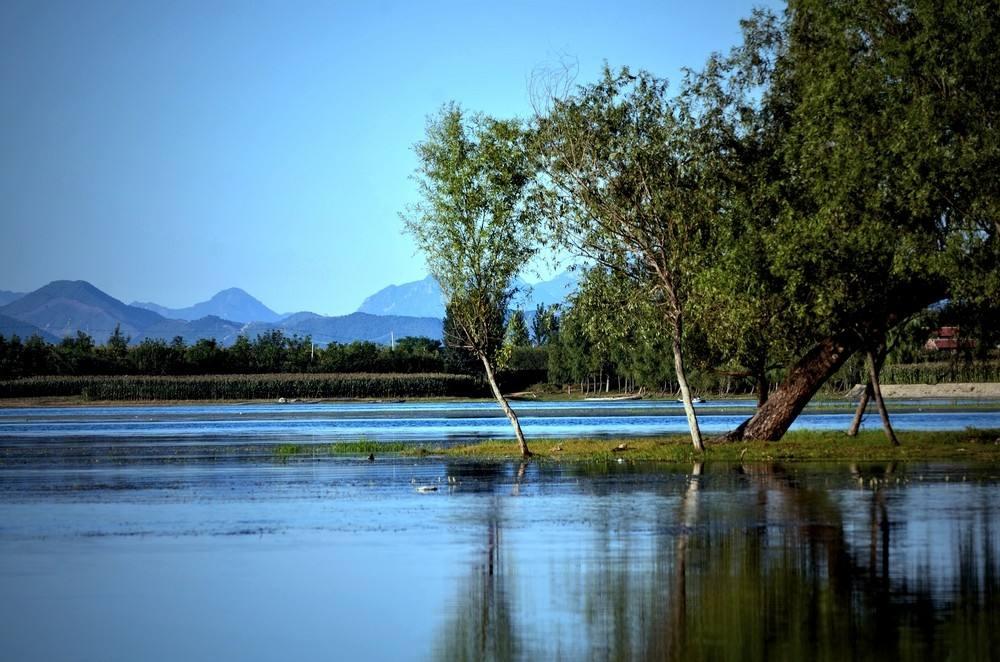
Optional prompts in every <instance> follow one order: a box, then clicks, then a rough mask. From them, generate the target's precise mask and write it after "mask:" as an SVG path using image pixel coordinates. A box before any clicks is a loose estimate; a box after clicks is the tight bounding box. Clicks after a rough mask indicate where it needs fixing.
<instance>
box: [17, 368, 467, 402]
mask: <svg viewBox="0 0 1000 662" xmlns="http://www.w3.org/2000/svg"><path fill="white" fill-rule="evenodd" d="M482 394H484V389H483V386H482V384H481V383H480V381H479V380H477V379H476V378H474V377H470V376H467V375H447V374H364V373H338V374H326V375H322V374H318V375H317V374H266V375H198V376H190V377H161V376H110V377H100V376H95V377H28V378H25V379H13V380H6V381H0V398H27V397H39V396H73V395H79V396H83V397H84V398H86V399H88V400H123V401H127V400H276V399H278V398H288V399H311V398H399V397H436V396H470V395H482Z"/></svg>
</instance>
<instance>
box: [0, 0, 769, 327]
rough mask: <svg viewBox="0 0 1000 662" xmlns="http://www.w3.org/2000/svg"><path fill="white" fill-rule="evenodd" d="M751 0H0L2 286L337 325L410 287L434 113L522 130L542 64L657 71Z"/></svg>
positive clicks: (723, 26) (418, 273)
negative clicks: (254, 304) (381, 292)
mask: <svg viewBox="0 0 1000 662" xmlns="http://www.w3.org/2000/svg"><path fill="white" fill-rule="evenodd" d="M755 4H761V3H759V2H758V3H753V2H749V1H747V2H744V1H737V0H730V1H725V2H704V3H702V2H697V3H696V2H663V1H661V2H632V1H625V2H615V3H611V2H606V1H605V2H584V1H574V2H560V3H556V2H483V3H475V2H471V1H468V0H466V1H456V2H417V1H415V0H414V1H410V2H376V1H372V2H365V1H356V2H298V1H296V2H277V1H274V2H251V1H249V0H246V1H241V2H225V1H222V0H212V1H210V2H205V1H203V0H197V1H190V2H189V1H170V2H161V1H153V0H148V1H143V0H122V1H120V2H110V1H102V0H95V1H93V2H82V1H78V0H71V1H67V2H59V1H56V0H46V1H43V2H39V1H38V0H26V1H22V0H4V2H0V230H2V233H0V289H8V290H21V291H28V290H32V289H35V288H37V287H40V286H41V285H44V284H45V283H47V282H49V281H51V280H55V279H83V280H88V281H90V282H92V283H94V284H95V285H96V286H97V287H100V288H101V289H103V290H105V291H107V292H109V293H110V294H112V295H113V296H116V297H118V298H120V299H123V300H125V301H132V300H135V299H142V300H151V301H155V302H157V303H160V304H162V305H167V306H176V307H179V306H185V305H189V304H192V303H194V302H196V301H201V300H204V299H206V298H208V297H209V296H211V295H212V294H214V293H215V292H217V291H218V290H220V289H223V288H226V287H232V286H237V287H242V288H244V289H245V290H247V291H248V292H250V293H251V294H253V295H255V296H256V297H258V298H259V299H261V300H262V301H263V302H264V303H265V304H267V305H269V306H270V307H271V308H274V309H276V310H278V311H279V312H286V311H293V310H313V311H315V312H319V313H326V314H342V313H347V312H350V311H352V310H354V309H355V308H357V306H358V305H359V304H360V303H361V300H362V299H363V298H364V297H365V296H366V295H368V294H370V293H372V292H374V291H375V290H378V289H379V288H381V287H384V286H385V285H388V284H391V283H397V284H398V283H401V282H405V281H408V280H416V279H419V278H422V277H423V276H424V274H425V269H424V266H423V261H422V258H421V257H420V256H418V255H415V254H414V249H413V247H412V244H411V243H410V241H409V239H408V238H407V237H406V236H404V235H402V234H401V223H400V221H399V218H398V212H399V211H400V210H401V209H403V208H404V207H405V205H407V204H408V203H411V202H413V201H414V195H415V194H414V187H413V184H412V182H411V181H410V180H409V179H408V177H409V175H410V174H411V173H412V171H413V168H414V165H415V161H414V158H413V154H412V145H413V144H414V143H415V142H417V141H419V140H420V139H421V138H422V136H423V131H424V125H425V119H426V117H427V116H428V115H430V114H433V113H434V112H435V111H436V110H437V109H438V108H439V107H440V106H441V104H442V103H444V102H446V101H448V100H456V101H458V102H459V103H461V104H462V105H463V106H464V107H465V108H467V109H469V110H476V111H484V112H486V113H489V114H493V115H497V116H515V115H516V116H527V115H528V114H529V112H530V104H529V99H528V83H527V81H528V79H529V77H530V75H531V72H532V71H533V70H534V69H535V68H536V67H538V66H539V65H542V64H544V63H546V62H553V61H556V60H557V59H558V58H559V57H560V56H562V55H568V56H571V57H573V58H576V59H577V60H578V62H579V65H580V76H579V78H578V80H579V81H580V82H589V81H592V80H594V79H595V78H596V76H597V74H598V73H599V71H600V68H601V66H602V64H603V62H604V61H605V60H607V61H608V63H609V64H611V65H612V66H620V65H629V66H631V67H633V68H646V69H649V70H651V71H653V72H654V73H656V74H659V75H662V76H667V77H668V78H670V79H671V80H672V81H675V80H677V78H678V73H679V70H680V68H681V67H683V66H693V67H698V66H700V65H701V63H702V62H703V61H704V59H705V57H706V56H707V55H708V54H709V53H710V52H711V51H713V50H727V49H728V48H729V47H730V46H731V45H732V44H734V43H736V42H737V41H738V39H739V25H738V21H739V19H740V17H742V16H745V15H747V14H749V12H750V9H751V7H752V6H754V5H755ZM770 4H771V5H772V6H774V5H776V4H777V3H775V2H771V3H770Z"/></svg>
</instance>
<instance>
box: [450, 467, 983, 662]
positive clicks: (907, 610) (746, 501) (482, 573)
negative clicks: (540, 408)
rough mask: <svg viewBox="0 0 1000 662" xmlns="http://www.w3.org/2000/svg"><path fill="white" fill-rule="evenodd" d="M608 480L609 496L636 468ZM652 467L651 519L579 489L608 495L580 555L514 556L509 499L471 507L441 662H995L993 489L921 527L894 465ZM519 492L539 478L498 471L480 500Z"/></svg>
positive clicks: (553, 551) (916, 500) (518, 552)
mask: <svg viewBox="0 0 1000 662" xmlns="http://www.w3.org/2000/svg"><path fill="white" fill-rule="evenodd" d="M579 470H580V471H581V472H582V473H585V474H587V475H590V476H593V475H594V474H595V471H594V468H593V467H581V468H580V469H579ZM604 470H605V471H609V472H611V473H612V474H614V475H615V476H616V478H617V479H618V483H619V484H620V482H621V478H622V476H627V475H628V473H629V471H630V469H629V468H628V467H611V468H605V469H604ZM512 471H513V472H514V476H513V479H512V476H511V472H512ZM600 471H601V469H598V471H597V472H596V473H597V474H600ZM659 471H662V472H663V474H664V475H663V477H662V480H658V481H652V482H651V484H648V485H645V486H644V487H643V490H645V491H646V492H647V493H648V494H647V495H646V496H647V497H649V498H653V499H656V503H657V504H658V505H659V506H660V507H659V509H658V510H657V512H656V514H655V515H654V516H653V517H652V520H650V518H649V516H648V513H647V514H639V512H640V507H639V505H635V506H634V507H632V508H630V507H628V506H627V505H623V504H619V503H618V502H617V501H616V499H614V496H615V495H614V494H613V490H614V488H613V487H610V486H608V487H606V488H602V487H601V486H602V483H601V482H600V481H592V482H591V483H589V484H590V485H591V486H596V487H595V489H596V491H598V492H600V491H601V490H602V489H607V490H608V492H609V493H610V495H611V497H612V498H610V499H600V500H599V501H600V502H601V505H600V506H598V507H596V508H594V509H593V510H592V512H590V513H589V514H588V518H590V519H589V532H590V534H589V537H587V539H586V541H584V542H581V541H579V540H577V541H576V544H577V545H578V547H574V546H573V545H567V546H566V547H565V548H562V547H561V545H559V544H556V545H546V544H540V545H531V544H524V542H523V541H519V542H515V543H514V544H510V538H511V537H512V536H514V537H516V536H517V535H519V533H520V531H519V529H518V526H517V523H516V519H517V514H516V513H510V512H505V510H509V509H511V508H512V507H513V506H514V504H515V503H516V502H517V501H518V500H515V499H503V498H501V496H500V495H499V494H498V493H494V494H492V495H491V496H489V497H488V498H485V499H483V500H481V501H480V502H479V503H478V505H477V507H478V508H480V509H481V510H480V512H479V513H477V515H476V517H477V520H478V521H479V522H481V524H482V532H481V534H482V543H481V546H480V552H479V554H478V555H476V556H475V557H474V558H473V559H472V560H471V563H470V564H469V566H468V568H467V571H466V574H465V576H464V578H463V579H462V580H461V581H460V582H459V586H458V588H457V590H456V593H455V596H456V597H455V602H454V604H452V605H451V606H450V615H449V617H448V618H446V620H445V623H444V625H443V627H442V629H441V630H440V632H439V633H438V636H437V642H438V643H437V649H436V650H437V654H438V657H440V658H442V659H451V660H481V659H496V660H503V659H518V658H520V659H616V660H617V659H620V660H630V659H685V660H687V659H736V658H738V659H744V660H769V659H904V660H911V659H912V660H916V659H920V660H925V659H989V658H990V657H991V656H992V655H993V654H994V651H995V650H997V645H998V644H1000V629H998V628H1000V610H998V609H997V608H998V607H1000V605H998V604H997V597H998V596H1000V579H998V578H1000V575H998V569H1000V562H998V558H997V554H996V551H997V539H996V532H995V530H994V527H993V525H992V523H991V522H992V519H993V518H994V517H995V516H996V514H997V512H996V507H995V506H994V505H993V503H991V500H989V499H987V497H986V495H982V496H980V497H979V501H978V502H972V503H964V504H963V503H961V499H962V498H964V497H963V495H962V494H961V493H958V494H957V498H958V504H957V505H958V512H954V507H955V505H956V504H955V503H953V504H952V505H951V509H952V512H948V511H947V509H946V511H945V512H943V513H939V514H938V515H942V516H943V519H942V518H940V517H938V516H937V515H935V516H934V517H931V518H929V519H928V518H924V517H921V513H920V512H918V511H920V510H921V509H924V512H923V514H926V513H927V512H929V511H930V510H933V508H934V506H933V502H934V499H935V498H936V496H935V495H934V494H925V493H923V492H926V490H925V489H923V488H922V487H920V486H917V487H912V486H911V487H908V488H906V489H901V488H900V485H901V484H902V485H906V484H908V483H909V482H911V480H916V477H915V476H911V475H910V474H909V473H908V471H909V470H908V469H906V468H902V469H901V468H900V467H897V466H896V465H894V464H868V465H852V466H850V467H849V468H848V471H847V472H841V474H840V475H838V476H836V477H835V478H834V479H832V480H831V478H830V476H829V472H827V475H826V476H820V477H819V478H817V477H816V476H815V475H813V476H805V477H800V475H799V473H800V472H799V471H798V470H791V469H788V468H786V467H783V466H782V465H780V464H770V465H745V466H728V467H715V466H713V467H712V471H706V469H705V467H704V466H703V465H702V464H700V463H699V464H695V465H694V466H693V467H691V468H690V470H689V471H686V472H683V473H681V472H678V471H677V470H673V471H663V470H662V469H660V470H659ZM512 480H513V484H514V491H515V493H517V491H518V490H520V489H527V488H528V487H529V485H530V482H531V480H532V475H531V473H530V472H528V473H527V475H526V473H525V471H524V467H523V466H522V467H520V468H519V469H518V468H517V467H514V468H510V467H508V469H507V472H506V473H505V474H504V475H503V476H500V475H497V476H496V481H495V482H493V483H490V482H489V481H485V482H481V483H480V489H481V490H482V491H484V492H490V491H491V490H494V491H495V490H496V488H498V487H499V486H501V485H502V486H503V489H504V490H506V487H507V486H509V485H510V484H511V481H512ZM609 485H610V483H609ZM955 489H958V490H961V489H962V488H960V487H959V486H956V487H955ZM624 496H625V497H627V498H628V500H630V501H634V500H636V499H640V500H641V499H642V498H644V497H643V495H637V494H636V493H634V492H630V493H629V494H627V495H624ZM953 498H954V497H953ZM972 498H973V499H975V498H977V497H975V496H973V497H972ZM911 519H912V520H913V523H912V524H911V523H910V520H911ZM536 533H537V532H536ZM538 595H541V596H542V598H541V600H539V598H538Z"/></svg>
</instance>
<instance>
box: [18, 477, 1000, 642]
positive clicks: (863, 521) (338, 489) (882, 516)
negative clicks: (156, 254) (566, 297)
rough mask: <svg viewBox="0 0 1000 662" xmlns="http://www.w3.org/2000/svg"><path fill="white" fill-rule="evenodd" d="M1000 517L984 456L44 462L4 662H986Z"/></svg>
mask: <svg viewBox="0 0 1000 662" xmlns="http://www.w3.org/2000/svg"><path fill="white" fill-rule="evenodd" d="M418 487H425V488H431V487H433V488H437V489H436V491H430V492H419V491H418V490H417V488H418ZM998 509H1000V471H998V470H997V469H996V468H995V467H987V466H974V465H963V464H936V463H929V464H895V465H893V464H868V465H855V466H852V465H846V464H829V465H786V466H782V465H777V464H771V465H747V466H738V465H709V466H701V465H695V466H679V465H663V464H631V463H627V462H622V463H611V464H565V465H546V464H537V463H531V464H526V465H520V464H515V463H507V464H479V463H473V462H453V461H444V460H440V459H434V458H430V459H422V460H411V459H398V458H395V459H392V458H379V459H377V460H376V462H374V463H368V462H365V461H360V460H355V459H329V458H327V459H322V460H313V459H300V460H292V461H289V462H285V463H280V462H275V461H252V462H246V461H218V460H215V461H184V462H181V463H178V464H163V463H155V464H143V463H141V462H139V463H135V462H133V463H127V464H123V465H115V464H110V465H109V464H99V465H95V466H82V465H70V466H67V465H64V464H61V463H58V462H56V463H52V462H50V461H48V460H46V459H44V458H41V459H35V460H32V461H31V462H29V463H28V464H27V465H24V464H22V465H18V467H17V468H16V469H3V470H0V595H3V596H4V599H3V601H2V602H0V641H2V642H3V644H2V650H3V655H2V657H3V658H4V659H11V660H28V659H46V660H59V659H67V660H68V659H73V660H135V659H144V660H151V659H162V660H176V659H190V660H200V659H204V660H208V659H219V658H228V659H241V660H255V659H260V660H265V659H272V660H273V659H317V658H323V659H330V658H333V659H362V658H363V659H403V660H406V659H477V660H478V659H526V660H537V659H567V660H578V659H597V660H602V659H664V658H666V659H709V658H711V659H720V658H729V657H737V658H741V659H761V660H764V659H778V658H783V659H814V658H829V659H850V658H854V659H875V658H879V659H937V658H945V657H949V656H950V658H951V659H987V658H988V657H989V656H990V655H992V654H993V651H995V650H997V648H996V646H997V644H1000V641H998V634H1000V628H998V627H997V626H1000V609H998V607H1000V605H998V604H996V601H997V599H998V596H1000V572H998V571H1000V556H998V544H1000V532H998V529H997V527H996V525H995V522H996V521H997V516H998V515H1000V513H998Z"/></svg>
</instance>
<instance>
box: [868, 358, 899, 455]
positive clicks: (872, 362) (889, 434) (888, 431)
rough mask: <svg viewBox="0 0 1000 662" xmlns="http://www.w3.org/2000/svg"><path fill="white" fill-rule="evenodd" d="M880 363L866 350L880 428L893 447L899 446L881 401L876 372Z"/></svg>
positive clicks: (869, 378) (880, 387)
mask: <svg viewBox="0 0 1000 662" xmlns="http://www.w3.org/2000/svg"><path fill="white" fill-rule="evenodd" d="M881 363H882V362H881V361H880V360H879V359H878V358H876V356H875V353H874V352H872V351H871V350H868V380H869V382H871V385H872V393H873V394H874V395H875V404H876V405H877V406H878V413H879V416H881V417H882V428H883V429H884V430H885V436H886V438H888V439H889V442H890V443H892V445H893V446H899V439H897V438H896V433H895V431H894V430H893V429H892V423H890V422H889V411H888V410H887V409H886V408H885V400H883V399H882V386H881V385H880V384H879V379H878V372H879V367H880V365H881Z"/></svg>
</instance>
